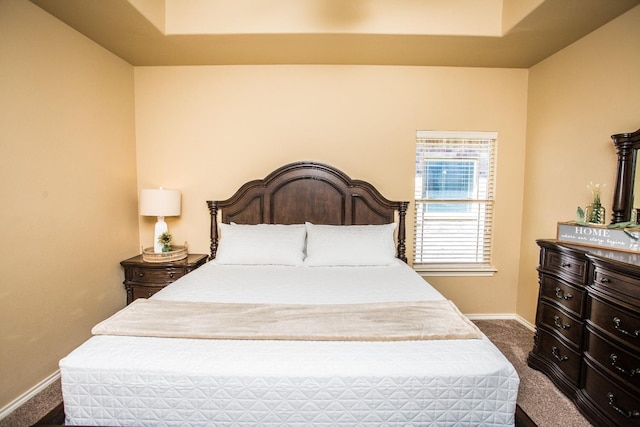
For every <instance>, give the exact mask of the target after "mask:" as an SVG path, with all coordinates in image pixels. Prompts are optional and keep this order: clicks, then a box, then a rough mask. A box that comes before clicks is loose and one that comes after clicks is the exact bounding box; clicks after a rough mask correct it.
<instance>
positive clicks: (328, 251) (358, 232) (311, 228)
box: [304, 222, 396, 266]
mask: <svg viewBox="0 0 640 427" xmlns="http://www.w3.org/2000/svg"><path fill="white" fill-rule="evenodd" d="M305 225H306V227H307V258H306V259H305V261H304V263H305V265H309V266H332V265H345V266H357V265H363V266H364V265H390V264H394V263H395V262H396V258H395V252H396V248H395V244H394V240H393V232H394V230H395V228H396V224H395V223H391V224H384V225H316V224H311V223H309V222H307V223H306V224H305Z"/></svg>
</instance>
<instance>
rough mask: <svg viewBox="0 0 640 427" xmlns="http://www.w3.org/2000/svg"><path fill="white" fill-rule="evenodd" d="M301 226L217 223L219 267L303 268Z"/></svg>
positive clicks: (302, 231) (217, 258) (303, 231)
mask: <svg viewBox="0 0 640 427" xmlns="http://www.w3.org/2000/svg"><path fill="white" fill-rule="evenodd" d="M305 238H306V228H305V226H304V224H294V225H281V224H258V225H246V224H224V223H222V224H220V244H219V245H218V250H217V251H216V258H215V259H216V262H217V263H218V264H242V265H250V264H254V265H255V264H260V265H263V264H267V265H302V264H303V262H304V243H305Z"/></svg>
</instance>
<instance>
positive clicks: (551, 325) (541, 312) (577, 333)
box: [537, 302, 584, 350]
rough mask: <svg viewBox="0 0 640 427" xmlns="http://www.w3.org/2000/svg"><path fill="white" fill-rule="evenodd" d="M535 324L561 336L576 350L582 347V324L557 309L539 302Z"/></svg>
mask: <svg viewBox="0 0 640 427" xmlns="http://www.w3.org/2000/svg"><path fill="white" fill-rule="evenodd" d="M537 324H538V325H541V326H545V327H546V328H548V329H550V330H552V331H554V332H555V333H557V334H560V335H562V336H563V337H564V338H566V339H567V340H568V341H570V342H571V343H572V344H573V345H574V347H575V349H576V350H580V348H581V346H582V331H583V329H584V328H583V324H582V322H580V321H577V320H575V319H574V318H573V317H571V316H570V315H568V314H567V313H565V312H564V311H562V310H560V309H558V308H557V307H555V306H553V305H550V304H547V303H545V302H541V303H540V305H539V306H538V314H537Z"/></svg>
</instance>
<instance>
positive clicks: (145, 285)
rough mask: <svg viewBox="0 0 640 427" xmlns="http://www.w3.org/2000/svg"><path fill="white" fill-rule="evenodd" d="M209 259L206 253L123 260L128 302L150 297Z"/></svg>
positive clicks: (138, 257) (137, 257)
mask: <svg viewBox="0 0 640 427" xmlns="http://www.w3.org/2000/svg"><path fill="white" fill-rule="evenodd" d="M208 259H209V257H208V255H204V254H189V255H187V258H185V259H182V260H178V261H168V262H160V263H153V262H145V261H144V260H143V259H142V255H137V256H134V257H133V258H129V259H126V260H124V261H121V262H120V264H121V265H122V266H123V267H124V287H125V289H126V291H127V304H131V302H132V301H133V300H135V299H136V298H149V297H150V296H152V295H153V294H155V293H156V292H158V291H159V290H160V289H162V288H164V287H165V286H167V285H170V284H171V283H173V282H175V281H176V280H178V279H179V278H181V277H182V276H184V275H186V274H189V273H190V272H191V271H193V270H195V269H196V268H199V267H201V266H203V265H204V264H205V263H206V262H207V260H208Z"/></svg>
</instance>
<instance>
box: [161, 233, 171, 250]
mask: <svg viewBox="0 0 640 427" xmlns="http://www.w3.org/2000/svg"><path fill="white" fill-rule="evenodd" d="M172 240H173V236H172V235H171V234H169V233H168V232H166V231H165V232H164V233H162V234H161V235H160V236H158V243H160V244H161V245H162V252H171V241H172Z"/></svg>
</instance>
